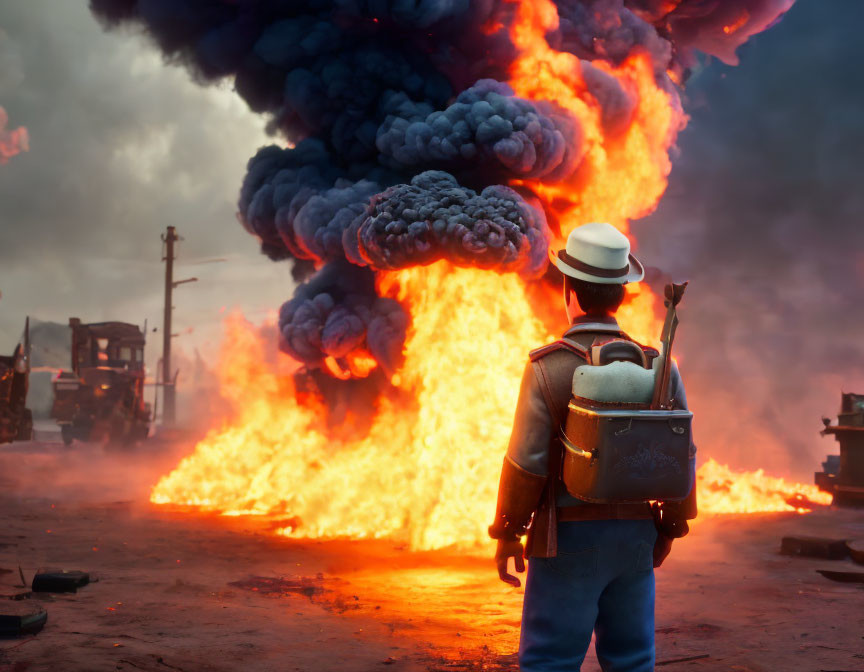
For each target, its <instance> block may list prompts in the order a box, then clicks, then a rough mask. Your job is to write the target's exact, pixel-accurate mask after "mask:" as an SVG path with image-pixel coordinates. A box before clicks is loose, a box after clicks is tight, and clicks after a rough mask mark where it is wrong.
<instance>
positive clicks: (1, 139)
mask: <svg viewBox="0 0 864 672" xmlns="http://www.w3.org/2000/svg"><path fill="white" fill-rule="evenodd" d="M8 124H9V115H8V114H6V110H5V109H3V107H2V106H0V165H2V164H5V163H8V162H9V159H11V158H12V157H13V156H15V155H16V154H20V153H21V152H26V151H27V150H28V149H30V139H29V136H28V134H27V129H26V128H24V127H23V126H19V127H18V128H6V127H7V126H8Z"/></svg>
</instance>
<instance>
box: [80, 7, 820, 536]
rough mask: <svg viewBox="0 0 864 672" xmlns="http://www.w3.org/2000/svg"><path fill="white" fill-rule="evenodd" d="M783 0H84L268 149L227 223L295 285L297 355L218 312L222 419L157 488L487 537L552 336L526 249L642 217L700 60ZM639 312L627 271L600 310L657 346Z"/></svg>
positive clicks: (383, 530) (550, 315)
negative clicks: (524, 384)
mask: <svg viewBox="0 0 864 672" xmlns="http://www.w3.org/2000/svg"><path fill="white" fill-rule="evenodd" d="M792 2H793V0H729V1H728V2H722V3H720V2H711V3H705V2H702V1H701V0H675V1H673V2H666V1H663V2H661V1H660V0H556V1H554V2H553V1H552V0H530V1H521V2H516V1H512V0H484V1H483V2H467V1H459V2H439V1H437V0H424V1H423V2H417V3H369V2H362V1H357V2H353V1H347V0H334V1H323V2H318V3H286V2H271V3H263V2H252V1H240V2H237V1H236V0H215V1H214V2H211V3H208V4H207V5H206V11H205V9H203V8H202V4H201V3H200V2H197V1H196V0H91V8H92V10H93V12H94V13H95V15H96V16H97V17H98V18H99V19H100V20H101V21H103V22H104V24H105V25H106V26H107V27H109V28H113V27H116V26H121V25H127V24H133V25H136V26H138V27H139V28H141V29H143V30H144V31H145V32H146V33H147V34H149V35H150V36H151V37H152V38H153V40H154V41H155V43H156V44H157V45H158V46H159V48H160V49H161V50H162V51H163V52H164V53H165V55H166V56H167V57H168V58H169V59H170V61H171V62H173V63H181V64H183V65H184V66H185V67H187V68H188V69H189V70H190V72H191V73H192V74H193V76H194V77H195V78H196V80H198V81H201V82H208V81H209V82H218V81H220V80H224V79H226V78H230V79H231V80H233V83H234V86H235V89H236V91H237V92H238V94H239V95H240V96H242V98H243V99H244V100H245V101H246V102H247V103H248V105H249V106H250V107H251V108H252V109H253V110H255V111H257V112H260V113H262V114H266V115H268V116H269V117H270V120H271V121H270V128H271V130H272V131H274V132H275V133H278V134H281V135H282V136H283V137H284V138H285V139H286V140H287V141H288V142H287V143H285V144H283V145H278V144H273V145H270V146H267V147H263V148H261V149H260V150H259V151H258V152H257V154H255V156H253V157H252V158H251V159H250V161H249V163H248V167H247V173H246V177H245V178H244V180H243V184H242V187H241V190H240V197H239V219H240V221H241V223H242V225H243V226H244V227H245V228H246V230H247V231H249V233H251V234H252V235H254V236H255V237H256V238H257V239H258V240H259V241H260V245H261V251H262V253H263V254H264V255H266V256H267V257H268V258H269V259H271V260H274V261H288V262H290V263H292V264H293V273H294V276H295V278H296V279H297V280H298V281H300V284H299V285H298V287H297V289H296V291H295V294H294V296H293V297H291V298H290V299H289V300H288V301H287V302H286V303H285V304H284V305H283V306H282V308H281V310H280V312H279V318H278V329H279V347H280V349H281V350H282V352H284V353H287V354H288V355H290V357H291V358H292V360H293V361H295V362H298V363H299V364H300V368H299V370H298V369H297V367H296V366H295V367H293V368H291V367H286V366H285V363H284V361H283V362H274V361H273V357H272V356H271V353H269V352H267V351H266V349H265V348H264V347H263V346H262V343H261V339H260V338H258V336H257V334H256V333H255V332H254V331H253V330H252V329H251V328H249V327H248V326H247V325H245V324H243V323H242V322H241V321H238V320H234V321H233V322H231V323H230V324H229V334H228V351H229V355H228V356H229V358H230V359H231V365H230V366H229V367H227V370H228V371H229V372H228V373H227V374H226V376H225V384H226V385H225V393H226V396H227V397H228V398H235V399H236V398H237V390H238V389H243V399H242V403H240V404H238V410H237V418H236V419H235V421H234V423H232V425H231V426H228V427H226V428H224V429H223V430H220V431H214V432H212V433H211V434H210V435H209V436H208V437H207V438H206V439H205V440H204V441H202V442H201V443H199V444H198V446H197V448H196V451H195V453H194V454H193V455H191V456H189V457H188V458H187V459H185V460H184V461H183V462H182V463H181V464H180V465H179V466H178V468H177V469H176V470H175V471H173V472H172V473H171V474H169V475H167V476H165V477H164V478H163V479H162V480H161V481H160V482H159V484H158V485H157V486H156V487H155V489H154V491H153V494H152V499H153V501H154V502H161V503H167V502H172V503H175V504H186V505H195V506H201V507H204V508H207V509H211V510H220V511H225V512H233V513H273V514H279V513H283V514H285V513H287V514H289V515H290V518H286V521H287V522H286V523H285V525H284V526H283V527H282V528H281V531H282V532H283V533H284V534H302V535H307V536H335V535H350V536H353V537H360V538H362V537H383V536H391V537H392V536H399V537H403V538H407V540H408V541H409V542H410V544H411V546H412V547H414V548H436V547H442V546H447V545H453V544H456V545H471V544H474V543H476V542H478V541H480V540H482V539H484V538H485V527H486V522H487V518H488V515H489V511H490V508H491V505H492V502H494V487H495V483H496V481H497V474H498V469H499V458H500V455H501V453H502V451H503V448H504V446H505V445H506V441H507V436H508V434H509V428H510V423H511V420H512V408H513V407H514V405H515V401H516V395H517V392H518V388H519V380H520V377H521V373H522V370H523V365H524V357H525V353H526V352H527V351H528V350H530V349H531V348H533V347H536V346H537V345H538V344H541V343H545V342H548V341H549V340H551V339H552V338H553V336H552V334H556V333H559V332H560V331H561V329H560V326H561V325H560V323H559V321H558V320H559V316H558V312H559V311H558V309H557V307H556V306H557V305H558V301H559V297H560V282H561V280H560V276H558V275H557V272H556V270H555V269H554V268H552V267H550V265H549V264H548V262H547V250H548V249H549V248H550V246H551V245H553V244H556V245H558V246H559V247H560V243H561V242H562V241H563V240H565V239H566V237H567V235H568V233H569V232H570V231H571V230H572V229H573V228H574V227H575V226H578V225H580V224H584V223H586V222H593V221H607V222H610V223H612V224H613V225H615V226H616V227H618V228H619V229H621V230H622V231H624V232H627V231H628V226H629V221H630V220H632V219H636V218H639V217H643V216H645V215H646V214H648V213H650V212H651V211H652V210H653V209H654V208H655V207H656V205H657V203H658V201H659V199H660V198H661V196H662V194H663V192H664V190H665V188H666V183H667V176H668V174H669V170H670V166H671V163H670V158H669V153H670V151H671V149H672V147H673V145H674V143H675V140H676V137H677V134H678V132H679V131H680V130H681V129H682V128H683V126H684V125H685V123H686V115H685V114H684V112H683V109H682V103H681V91H682V88H683V86H684V85H685V83H686V81H687V78H688V75H689V73H690V72H691V69H692V68H693V67H694V66H695V65H696V64H697V63H698V56H697V54H698V53H702V54H707V55H709V56H713V57H716V58H718V59H720V60H722V61H724V62H726V63H730V64H734V63H736V62H737V58H736V55H735V51H736V49H737V47H739V46H740V45H741V44H743V43H744V42H746V41H747V39H748V38H749V37H750V36H752V35H754V34H756V33H758V32H760V31H762V30H765V29H766V28H768V27H770V26H771V25H772V24H773V23H774V22H775V21H777V20H778V19H779V17H780V16H782V14H783V13H784V12H785V11H786V10H787V9H789V7H790V6H791V5H792ZM660 308H661V302H660V301H659V300H658V298H657V297H655V295H654V294H653V293H652V291H651V290H650V289H649V288H647V287H639V288H637V287H632V286H631V287H629V288H628V296H627V300H626V303H625V305H624V307H623V308H622V310H621V311H620V313H619V317H620V322H621V324H622V326H623V327H624V328H625V329H626V330H627V332H628V333H629V334H631V335H632V336H633V337H634V338H636V339H637V340H639V341H640V342H644V343H656V335H657V334H658V333H659V331H660V329H659V323H660V317H659V312H660ZM286 369H287V370H288V372H289V373H291V374H292V376H293V377H287V378H286V376H285V375H284V374H285V373H286ZM286 380H287V382H286ZM277 391H278V394H276V392H277ZM396 455H398V456H399V457H398V459H394V456H396ZM216 464H219V465H224V464H232V465H236V466H237V469H236V471H232V473H231V474H230V475H229V474H225V473H224V470H223V469H214V468H213V467H214V465H216ZM346 473H350V474H351V483H350V487H347V486H346V483H345V476H344V475H345V474H346ZM238 479H239V480H238ZM240 481H243V482H245V483H246V485H247V486H249V487H243V486H241V485H240ZM394 482H398V483H399V484H400V487H399V488H393V487H392V484H393V483H394ZM253 483H254V487H252V485H253ZM814 490H815V488H814ZM370 492H375V493H376V496H375V497H374V498H369V497H366V498H363V497H362V496H361V494H362V493H370ZM441 492H446V493H448V496H447V497H440V496H437V495H438V493H441ZM429 493H435V495H436V496H434V497H433V496H426V495H428V494H429ZM373 500H374V501H373ZM421 503H422V504H421ZM781 505H783V506H785V504H781ZM418 507H419V508H418Z"/></svg>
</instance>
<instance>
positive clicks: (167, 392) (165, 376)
mask: <svg viewBox="0 0 864 672" xmlns="http://www.w3.org/2000/svg"><path fill="white" fill-rule="evenodd" d="M178 240H180V237H179V236H178V235H177V229H176V228H175V227H173V226H169V227H168V228H167V229H166V230H165V233H164V234H163V235H162V242H163V243H165V256H164V257H163V258H162V261H164V262H165V314H164V317H163V319H162V424H163V426H165V427H173V426H174V423H175V421H176V419H177V389H176V384H177V376H176V375H175V374H174V373H172V371H171V339H172V338H173V337H174V336H175V334H172V333H171V315H172V313H173V311H174V306H173V304H172V301H173V298H174V297H173V293H174V290H175V289H176V288H177V286H178V285H182V284H184V283H187V282H197V280H198V278H187V279H186V280H178V281H176V282H175V280H174V260H175V259H176V257H175V256H174V243H176V242H177V241H178Z"/></svg>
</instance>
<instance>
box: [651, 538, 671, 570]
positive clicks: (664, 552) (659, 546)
mask: <svg viewBox="0 0 864 672" xmlns="http://www.w3.org/2000/svg"><path fill="white" fill-rule="evenodd" d="M673 541H674V540H673V539H672V537H667V536H666V535H665V534H663V533H662V532H659V531H658V532H657V541H655V542H654V568H655V569H656V568H657V567H659V566H660V565H662V564H663V561H664V560H665V559H666V557H667V556H668V555H669V553H670V552H671V551H672V542H673Z"/></svg>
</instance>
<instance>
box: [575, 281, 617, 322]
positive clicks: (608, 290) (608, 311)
mask: <svg viewBox="0 0 864 672" xmlns="http://www.w3.org/2000/svg"><path fill="white" fill-rule="evenodd" d="M624 294H625V290H624V285H601V284H599V283H596V282H588V281H586V280H579V279H578V278H571V277H570V276H567V275H565V276H564V302H565V303H566V305H567V316H568V317H569V318H570V321H571V322H572V321H573V320H574V319H575V318H576V316H577V315H578V314H579V312H578V310H579V309H581V311H582V312H583V313H585V314H586V315H597V316H607V315H613V314H614V313H615V311H616V310H618V307H619V306H620V305H621V302H622V301H624ZM577 306H578V309H577Z"/></svg>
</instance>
